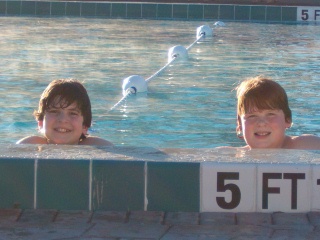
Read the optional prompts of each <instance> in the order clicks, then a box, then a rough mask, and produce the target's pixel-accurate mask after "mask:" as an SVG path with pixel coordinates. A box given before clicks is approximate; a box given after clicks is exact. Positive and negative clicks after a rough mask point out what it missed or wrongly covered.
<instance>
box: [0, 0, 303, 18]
mask: <svg viewBox="0 0 320 240" xmlns="http://www.w3.org/2000/svg"><path fill="white" fill-rule="evenodd" d="M261 9H264V12H261ZM297 11H298V7H296V6H263V5H237V4H234V5H232V4H195V3H190V4H189V3H141V2H140V3H139V2H136V3H133V2H130V3H129V2H128V3H126V2H88V1H76V2H75V1H25V0H0V16H67V17H104V18H124V19H126V18H128V19H133V18H134V19H169V20H221V21H254V22H293V21H297Z"/></svg>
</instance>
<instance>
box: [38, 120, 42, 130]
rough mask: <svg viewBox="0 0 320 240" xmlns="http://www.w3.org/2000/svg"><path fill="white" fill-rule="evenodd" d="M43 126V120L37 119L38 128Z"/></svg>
mask: <svg viewBox="0 0 320 240" xmlns="http://www.w3.org/2000/svg"><path fill="white" fill-rule="evenodd" d="M42 128H43V120H41V121H38V129H39V130H41V129H42Z"/></svg>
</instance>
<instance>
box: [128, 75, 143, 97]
mask: <svg viewBox="0 0 320 240" xmlns="http://www.w3.org/2000/svg"><path fill="white" fill-rule="evenodd" d="M130 88H133V89H132V91H133V93H137V92H147V91H148V84H147V82H146V81H145V80H144V78H143V77H141V76H139V75H132V76H130V77H127V78H125V79H124V80H123V83H122V95H123V96H125V95H126V94H127V90H128V89H130Z"/></svg>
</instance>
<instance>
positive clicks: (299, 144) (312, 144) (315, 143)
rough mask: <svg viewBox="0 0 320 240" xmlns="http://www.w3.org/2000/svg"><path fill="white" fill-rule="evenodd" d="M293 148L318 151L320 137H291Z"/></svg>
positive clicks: (305, 135)
mask: <svg viewBox="0 0 320 240" xmlns="http://www.w3.org/2000/svg"><path fill="white" fill-rule="evenodd" d="M292 142H293V148H295V149H309V150H320V137H317V136H315V135H311V134H303V135H301V136H298V137H293V139H292Z"/></svg>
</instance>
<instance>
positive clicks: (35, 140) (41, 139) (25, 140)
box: [16, 136, 48, 144]
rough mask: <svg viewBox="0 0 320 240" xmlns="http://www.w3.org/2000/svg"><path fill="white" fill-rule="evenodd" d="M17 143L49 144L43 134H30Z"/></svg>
mask: <svg viewBox="0 0 320 240" xmlns="http://www.w3.org/2000/svg"><path fill="white" fill-rule="evenodd" d="M16 143H17V144H48V142H47V139H46V138H44V137H41V136H28V137H25V138H22V139H20V140H19V141H17V142H16Z"/></svg>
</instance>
